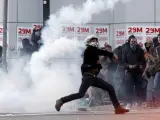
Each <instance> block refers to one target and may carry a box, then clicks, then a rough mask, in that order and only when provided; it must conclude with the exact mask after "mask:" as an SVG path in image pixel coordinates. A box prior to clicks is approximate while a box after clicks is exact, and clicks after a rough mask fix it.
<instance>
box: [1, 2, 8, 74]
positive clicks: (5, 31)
mask: <svg viewBox="0 0 160 120" xmlns="http://www.w3.org/2000/svg"><path fill="white" fill-rule="evenodd" d="M7 19H8V0H4V10H3V50H2V69H3V71H4V72H7V60H6V57H7Z"/></svg>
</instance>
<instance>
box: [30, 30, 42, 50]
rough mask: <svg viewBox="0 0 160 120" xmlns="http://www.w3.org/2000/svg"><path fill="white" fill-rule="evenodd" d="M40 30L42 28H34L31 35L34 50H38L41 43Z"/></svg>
mask: <svg viewBox="0 0 160 120" xmlns="http://www.w3.org/2000/svg"><path fill="white" fill-rule="evenodd" d="M41 31H42V28H41V29H38V30H36V29H34V30H33V33H32V36H31V41H32V43H33V47H34V49H35V50H36V51H38V50H39V48H40V46H41V45H42V44H43V43H42V39H41Z"/></svg>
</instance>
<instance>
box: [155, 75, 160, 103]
mask: <svg viewBox="0 0 160 120" xmlns="http://www.w3.org/2000/svg"><path fill="white" fill-rule="evenodd" d="M154 95H155V100H160V72H157V73H156V75H155V78H154Z"/></svg>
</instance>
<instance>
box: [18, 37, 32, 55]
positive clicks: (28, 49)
mask: <svg viewBox="0 0 160 120" xmlns="http://www.w3.org/2000/svg"><path fill="white" fill-rule="evenodd" d="M22 45H23V48H22V49H21V53H20V56H25V55H29V56H31V55H32V53H33V52H34V51H35V50H34V48H33V46H32V45H31V44H30V42H29V40H28V39H27V38H25V39H23V40H22Z"/></svg>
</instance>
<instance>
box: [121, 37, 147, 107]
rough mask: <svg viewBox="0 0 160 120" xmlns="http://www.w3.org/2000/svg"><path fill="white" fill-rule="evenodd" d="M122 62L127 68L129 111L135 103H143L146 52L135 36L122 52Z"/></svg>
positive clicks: (126, 81) (126, 83)
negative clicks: (142, 92) (142, 90)
mask: <svg viewBox="0 0 160 120" xmlns="http://www.w3.org/2000/svg"><path fill="white" fill-rule="evenodd" d="M122 61H123V63H124V66H125V68H126V80H125V88H126V94H127V96H126V97H127V106H126V108H127V109H129V108H131V107H132V105H133V102H136V103H141V101H142V100H141V96H140V91H141V89H142V81H143V80H142V73H143V67H144V66H145V58H144V51H143V49H142V48H141V47H139V46H138V45H137V39H136V37H135V36H134V35H131V36H130V37H129V39H128V46H127V47H126V48H125V49H124V50H123V52H122Z"/></svg>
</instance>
